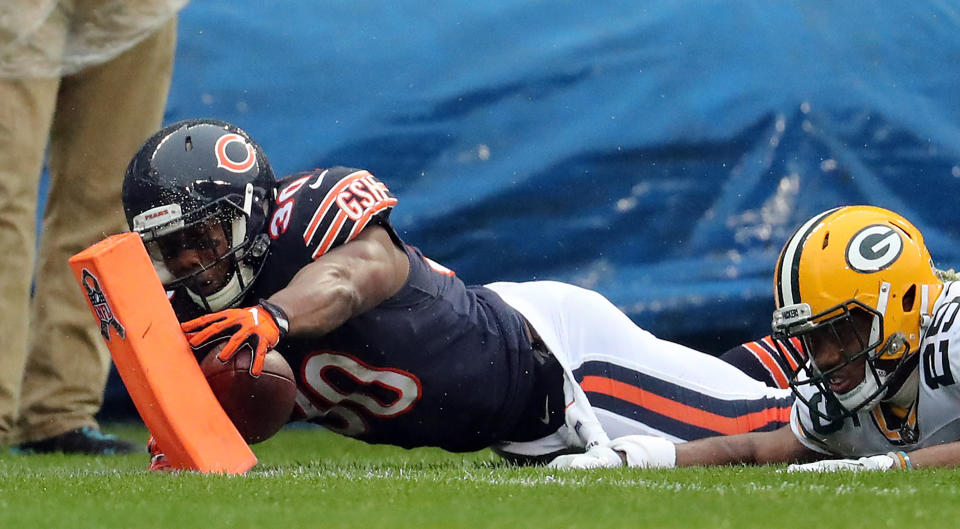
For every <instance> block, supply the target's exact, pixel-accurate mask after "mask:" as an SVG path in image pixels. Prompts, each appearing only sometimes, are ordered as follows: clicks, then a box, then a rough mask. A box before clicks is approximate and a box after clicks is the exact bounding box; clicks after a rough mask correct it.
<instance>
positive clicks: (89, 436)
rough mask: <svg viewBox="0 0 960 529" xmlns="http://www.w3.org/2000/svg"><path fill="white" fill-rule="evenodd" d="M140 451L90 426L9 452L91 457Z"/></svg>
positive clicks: (129, 443) (23, 445) (15, 448)
mask: <svg viewBox="0 0 960 529" xmlns="http://www.w3.org/2000/svg"><path fill="white" fill-rule="evenodd" d="M141 451H142V450H141V449H140V448H139V447H138V446H137V445H135V444H133V443H131V442H130V441H124V440H123V439H117V438H116V437H115V436H113V435H110V434H105V433H103V432H101V431H100V430H98V429H97V428H94V427H92V426H84V427H82V428H77V429H76V430H70V431H69V432H66V433H62V434H60V435H55V436H53V437H48V438H46V439H41V440H39V441H34V442H31V443H23V444H20V445H17V446H14V447H12V448H11V449H10V452H11V453H12V454H14V455H32V454H52V453H55V452H62V453H64V454H86V455H91V456H111V455H116V454H132V453H134V452H141Z"/></svg>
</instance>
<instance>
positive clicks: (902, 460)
mask: <svg viewBox="0 0 960 529" xmlns="http://www.w3.org/2000/svg"><path fill="white" fill-rule="evenodd" d="M887 456H888V457H890V458H892V459H893V464H894V466H896V467H897V468H899V469H902V470H913V463H911V462H910V456H909V455H908V454H907V453H906V452H904V451H903V450H899V451H897V452H887Z"/></svg>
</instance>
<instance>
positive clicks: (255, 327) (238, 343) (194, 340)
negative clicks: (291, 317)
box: [180, 300, 289, 377]
mask: <svg viewBox="0 0 960 529" xmlns="http://www.w3.org/2000/svg"><path fill="white" fill-rule="evenodd" d="M180 328H181V329H182V330H183V332H184V333H186V335H187V340H188V341H189V342H190V346H191V347H193V348H194V349H199V348H201V347H203V346H205V345H209V344H211V343H214V342H219V341H221V340H224V339H227V338H229V339H228V340H227V344H226V345H225V346H224V347H223V349H221V350H220V352H219V353H218V354H217V358H218V359H219V360H220V361H221V362H226V361H228V360H230V359H231V358H233V356H234V355H235V354H237V351H239V350H240V349H241V348H243V347H249V348H250V351H251V352H252V353H253V362H251V363H250V374H251V375H252V376H255V377H258V376H260V373H262V372H263V362H264V358H265V357H266V356H267V352H269V351H270V350H271V349H273V348H274V347H276V345H277V343H279V342H280V340H281V339H282V338H285V337H286V336H287V331H288V330H289V323H288V320H287V316H286V314H285V313H284V311H283V309H281V308H280V307H278V306H276V305H274V304H273V303H270V302H269V301H266V300H260V304H258V305H255V306H253V307H247V308H243V309H227V310H222V311H220V312H214V313H212V314H207V315H204V316H201V317H199V318H196V319H193V320H190V321H188V322H185V323H183V324H182V325H181V326H180Z"/></svg>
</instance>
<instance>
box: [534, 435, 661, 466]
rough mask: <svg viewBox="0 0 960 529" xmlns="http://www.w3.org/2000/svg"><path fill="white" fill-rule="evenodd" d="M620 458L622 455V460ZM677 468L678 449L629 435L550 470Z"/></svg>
mask: <svg viewBox="0 0 960 529" xmlns="http://www.w3.org/2000/svg"><path fill="white" fill-rule="evenodd" d="M620 454H623V457H621V455H620ZM676 464H677V448H676V445H674V444H673V443H672V442H670V441H668V440H667V439H664V438H662V437H655V436H652V435H626V436H623V437H617V438H616V439H613V440H612V441H610V442H608V443H606V444H605V445H599V446H595V447H593V448H591V449H590V450H587V451H586V452H585V453H583V454H572V455H565V456H559V457H557V458H555V459H554V460H553V461H551V462H550V465H549V466H550V467H551V468H611V467H621V466H624V465H626V466H628V467H635V468H673V467H674V466H676Z"/></svg>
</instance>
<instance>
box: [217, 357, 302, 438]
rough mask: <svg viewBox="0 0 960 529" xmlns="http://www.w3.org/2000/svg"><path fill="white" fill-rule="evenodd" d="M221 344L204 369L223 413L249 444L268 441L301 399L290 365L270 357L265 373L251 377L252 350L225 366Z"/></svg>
mask: <svg viewBox="0 0 960 529" xmlns="http://www.w3.org/2000/svg"><path fill="white" fill-rule="evenodd" d="M224 345H225V343H221V344H217V345H216V346H215V347H214V348H213V349H212V350H211V351H210V352H209V353H208V354H207V356H206V357H204V359H203V361H202V362H200V369H201V370H202V371H203V374H204V376H206V377H207V382H208V383H209V384H210V389H212V390H213V394H214V395H216V397H217V400H218V401H219V402H220V406H222V407H223V411H225V412H227V416H228V417H230V420H231V421H233V425H234V426H236V427H237V430H238V431H239V432H240V435H241V436H243V439H244V440H245V441H246V442H247V443H249V444H254V443H259V442H260V441H265V440H267V439H268V438H270V437H271V436H273V434H275V433H277V432H278V431H279V430H280V429H281V428H283V425H284V424H286V423H287V421H288V420H289V419H290V414H291V413H292V412H293V405H294V402H295V400H296V397H297V383H296V381H295V379H294V376H293V370H292V369H290V364H288V363H287V361H286V360H285V359H284V358H283V356H281V355H280V353H278V352H276V351H270V352H269V353H267V357H266V359H265V361H264V364H263V373H261V374H260V376H259V377H257V378H254V377H253V376H251V375H250V358H251V354H250V350H249V349H247V348H244V349H241V350H240V351H239V352H238V353H237V354H235V355H234V356H233V358H231V359H230V361H228V362H226V363H224V362H221V361H220V360H219V359H217V353H219V352H220V349H223V346H224Z"/></svg>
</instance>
